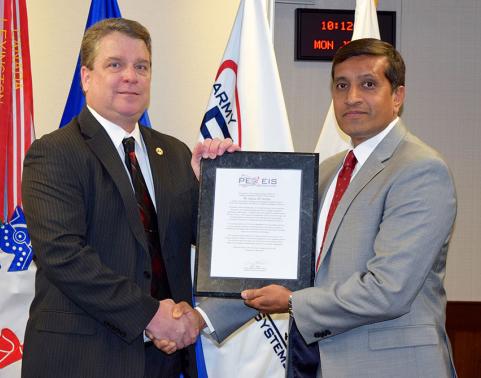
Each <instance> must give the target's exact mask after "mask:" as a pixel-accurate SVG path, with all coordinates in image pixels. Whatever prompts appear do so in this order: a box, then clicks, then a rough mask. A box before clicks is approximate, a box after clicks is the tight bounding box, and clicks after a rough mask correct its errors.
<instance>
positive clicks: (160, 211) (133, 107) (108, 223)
mask: <svg viewBox="0 0 481 378" xmlns="http://www.w3.org/2000/svg"><path fill="white" fill-rule="evenodd" d="M81 63H82V69H81V79H82V87H83V90H84V92H85V95H86V102H87V106H86V107H85V108H84V109H83V110H82V112H81V113H80V114H79V116H78V117H76V118H74V119H73V120H72V121H71V122H70V123H69V124H68V125H67V126H66V127H64V128H62V129H60V130H57V131H54V132H53V133H51V134H49V135H46V136H44V137H43V138H41V139H39V140H37V141H35V142H34V143H33V144H32V146H31V148H30V150H29V152H28V154H27V157H26V158H25V165H24V174H23V186H22V190H23V198H24V209H25V216H26V219H27V224H28V229H29V232H30V236H31V240H32V245H33V249H34V251H35V254H36V264H37V268H38V270H37V276H36V284H35V298H34V300H33V302H32V305H31V308H30V317H29V320H28V323H27V329H26V333H25V346H24V347H25V349H24V355H23V366H22V376H23V377H49V378H52V377H59V378H66V377H69V378H71V377H84V378H85V377H89V378H93V377H99V378H105V377H129V378H130V377H175V378H177V377H179V374H180V373H181V372H183V373H184V376H186V377H196V376H197V369H196V362H195V350H194V348H193V346H189V347H187V348H185V349H182V348H184V347H186V346H187V345H189V344H192V343H193V342H194V340H195V338H196V336H197V334H198V325H197V323H196V322H195V321H194V320H195V319H194V320H192V319H189V318H188V317H182V318H180V319H178V320H175V319H173V318H172V309H173V305H174V301H176V302H178V301H185V302H189V303H191V301H192V299H191V298H192V283H191V278H190V277H191V274H190V245H191V243H192V242H193V241H195V225H196V218H197V195H198V183H197V180H196V178H195V176H194V174H193V172H192V169H191V166H190V158H191V154H190V151H189V149H188V148H187V146H185V145H184V144H183V143H181V142H180V141H178V140H176V139H175V138H172V137H170V136H167V135H164V134H161V133H159V132H156V131H154V130H152V129H150V128H146V127H144V126H140V125H139V124H138V122H137V121H138V120H139V118H140V116H141V115H142V114H143V113H144V111H145V110H146V108H147V106H148V104H149V100H150V82H151V42H150V35H149V33H148V31H147V30H146V29H145V28H144V27H143V26H142V25H140V24H139V23H137V22H135V21H130V20H126V19H108V20H104V21H101V22H100V23H97V24H95V25H94V26H93V27H91V28H90V29H89V30H88V31H87V32H86V34H85V36H84V38H83V41H82V48H81ZM171 298H172V299H173V300H172V299H171ZM145 335H147V336H149V337H150V338H152V339H154V340H158V339H168V340H173V342H175V345H176V348H178V349H181V350H179V351H177V352H176V353H172V354H171V355H167V354H165V353H163V352H161V351H160V350H158V349H157V348H156V347H155V346H153V345H152V343H151V342H146V340H147V341H148V339H147V338H146V336H145ZM159 345H160V346H163V347H164V348H166V350H167V351H169V344H168V343H164V344H162V343H160V344H159ZM170 351H172V350H170Z"/></svg>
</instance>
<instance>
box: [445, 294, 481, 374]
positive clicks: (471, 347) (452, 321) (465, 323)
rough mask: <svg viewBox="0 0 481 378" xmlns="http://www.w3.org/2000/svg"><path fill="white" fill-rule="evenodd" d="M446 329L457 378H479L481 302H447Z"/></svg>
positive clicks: (480, 372)
mask: <svg viewBox="0 0 481 378" xmlns="http://www.w3.org/2000/svg"><path fill="white" fill-rule="evenodd" d="M446 329H447V332H448V335H449V339H450V340H451V345H452V347H453V354H454V365H455V366H456V371H457V372H458V376H459V378H479V377H481V302H448V306H447V310H446Z"/></svg>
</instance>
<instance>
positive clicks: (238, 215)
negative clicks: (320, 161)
mask: <svg viewBox="0 0 481 378" xmlns="http://www.w3.org/2000/svg"><path fill="white" fill-rule="evenodd" d="M301 182H302V170H300V169H282V170H281V169H237V168H217V169H216V181H215V203H214V212H213V213H214V219H213V231H212V253H211V271H210V275H211V276H212V277H232V278H273V279H297V277H298V253H299V251H298V250H299V232H300V229H299V227H300V206H301Z"/></svg>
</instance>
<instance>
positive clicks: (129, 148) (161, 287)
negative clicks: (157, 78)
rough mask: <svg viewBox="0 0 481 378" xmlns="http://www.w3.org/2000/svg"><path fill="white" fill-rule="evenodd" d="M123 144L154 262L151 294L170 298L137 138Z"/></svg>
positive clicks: (129, 139)
mask: <svg viewBox="0 0 481 378" xmlns="http://www.w3.org/2000/svg"><path fill="white" fill-rule="evenodd" d="M122 144H123V146H124V151H125V165H126V166H127V169H128V171H129V173H130V177H131V179H132V185H133V187H134V190H135V198H136V200H137V207H138V209H139V213H140V219H141V221H142V224H143V225H144V231H145V236H146V237H147V242H148V246H149V253H150V258H151V263H152V283H151V294H152V296H153V297H155V298H157V299H165V298H170V296H171V295H170V289H169V284H168V281H167V274H166V272H165V266H164V261H163V259H162V253H161V248H160V240H159V231H158V227H157V214H156V212H155V207H154V203H153V202H152V199H151V198H150V195H149V191H148V189H147V185H146V184H145V180H144V176H143V175H142V171H141V170H140V166H139V162H138V161H137V156H136V155H135V139H134V138H133V137H130V138H126V139H124V140H123V141H122Z"/></svg>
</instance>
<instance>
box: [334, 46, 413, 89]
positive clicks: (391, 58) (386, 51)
mask: <svg viewBox="0 0 481 378" xmlns="http://www.w3.org/2000/svg"><path fill="white" fill-rule="evenodd" d="M359 55H372V56H384V57H386V59H387V62H388V66H387V68H386V70H385V71H384V75H386V78H387V79H388V80H389V82H390V83H391V88H392V90H393V91H394V90H395V89H396V88H397V87H399V86H401V85H404V81H405V76H406V66H405V64H404V60H403V58H402V56H401V54H400V53H399V52H398V51H397V50H396V49H395V48H394V47H393V46H392V45H391V44H389V43H387V42H383V41H380V40H379V39H375V38H362V39H356V40H354V41H351V42H349V43H348V44H347V45H345V46H343V47H341V48H340V49H339V50H337V52H336V55H334V60H333V61H332V68H331V78H332V79H333V80H334V69H335V68H336V66H337V65H338V64H340V63H342V62H344V61H345V60H347V59H349V58H352V57H354V56H359Z"/></svg>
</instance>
